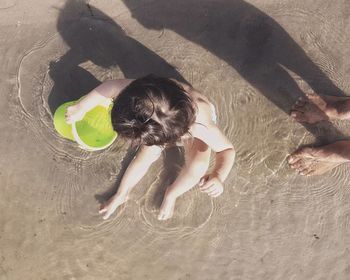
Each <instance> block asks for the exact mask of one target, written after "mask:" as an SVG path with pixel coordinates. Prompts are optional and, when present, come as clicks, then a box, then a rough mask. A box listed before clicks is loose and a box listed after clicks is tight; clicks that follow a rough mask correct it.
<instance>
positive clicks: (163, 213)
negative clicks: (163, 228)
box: [158, 195, 176, 220]
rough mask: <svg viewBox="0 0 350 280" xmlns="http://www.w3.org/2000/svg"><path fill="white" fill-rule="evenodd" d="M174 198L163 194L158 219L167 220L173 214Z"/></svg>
mask: <svg viewBox="0 0 350 280" xmlns="http://www.w3.org/2000/svg"><path fill="white" fill-rule="evenodd" d="M175 202H176V198H172V197H170V196H167V195H165V197H164V199H163V202H162V205H161V206H160V211H159V215H158V220H168V219H170V218H171V217H172V216H173V215H174V209H175Z"/></svg>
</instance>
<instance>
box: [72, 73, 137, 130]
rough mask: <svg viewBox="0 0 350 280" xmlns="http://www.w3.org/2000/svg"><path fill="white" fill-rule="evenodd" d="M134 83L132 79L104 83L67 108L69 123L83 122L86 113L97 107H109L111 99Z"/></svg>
mask: <svg viewBox="0 0 350 280" xmlns="http://www.w3.org/2000/svg"><path fill="white" fill-rule="evenodd" d="M132 81H133V80H131V79H121V80H110V81H106V82H103V83H102V84H101V85H99V86H98V87H96V88H95V89H93V90H92V91H91V92H89V93H88V94H87V95H85V96H84V97H83V98H82V99H80V101H79V102H77V103H76V104H74V105H72V106H69V107H68V108H67V113H66V121H67V123H72V122H76V121H79V120H81V119H82V118H83V117H84V115H85V113H86V112H88V111H90V110H91V109H92V108H94V107H96V106H97V105H104V106H109V104H110V102H111V99H114V98H116V97H117V96H118V94H119V93H120V92H121V91H122V90H123V89H124V88H125V87H126V86H128V85H129V84H130V83H131V82H132Z"/></svg>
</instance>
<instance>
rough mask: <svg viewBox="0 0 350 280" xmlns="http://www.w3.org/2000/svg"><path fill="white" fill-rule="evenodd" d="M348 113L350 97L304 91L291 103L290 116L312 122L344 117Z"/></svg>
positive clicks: (304, 121)
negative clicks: (304, 94) (302, 95)
mask: <svg viewBox="0 0 350 280" xmlns="http://www.w3.org/2000/svg"><path fill="white" fill-rule="evenodd" d="M349 115H350V97H347V96H346V97H338V96H330V95H317V94H316V93H314V92H311V93H306V97H301V98H299V99H298V101H297V102H296V103H295V104H294V105H293V107H292V111H291V116H292V117H293V118H294V119H295V120H296V121H298V122H301V123H309V124H314V123H317V122H320V121H324V120H326V121H329V120H336V119H346V118H349Z"/></svg>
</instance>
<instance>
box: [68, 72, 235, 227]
mask: <svg viewBox="0 0 350 280" xmlns="http://www.w3.org/2000/svg"><path fill="white" fill-rule="evenodd" d="M111 98H112V99H114V105H113V108H112V112H111V117H112V125H113V128H114V130H115V131H116V132H117V133H118V136H119V137H123V138H124V139H127V140H131V141H132V142H133V143H134V144H138V145H140V148H139V150H138V152H137V155H136V156H135V158H134V159H133V161H132V162H131V163H130V165H129V166H128V168H127V170H126V172H125V174H124V176H123V178H122V180H121V183H120V186H119V189H118V191H117V192H116V194H115V195H113V196H112V197H111V198H110V199H109V200H108V201H107V202H106V203H105V204H104V205H101V208H100V211H99V213H103V214H104V215H103V219H108V218H109V216H110V215H111V214H112V213H113V212H114V211H115V210H116V209H117V207H118V206H120V205H121V204H123V203H124V202H125V201H126V200H127V197H128V194H129V192H130V191H131V190H132V188H133V187H134V186H135V185H136V184H137V183H138V182H139V181H140V179H141V178H142V177H143V176H144V175H145V174H146V172H147V170H148V168H149V167H150V166H151V164H152V163H153V162H154V161H156V160H157V159H158V158H159V156H160V155H161V152H162V150H163V149H165V148H167V147H170V146H173V145H183V146H184V149H185V165H184V167H183V169H182V171H181V172H180V174H179V176H178V177H177V179H176V180H175V181H174V182H173V183H172V184H171V185H170V186H169V187H168V188H167V190H166V193H165V196H164V199H163V202H162V205H161V208H160V212H159V215H158V219H159V220H166V219H169V218H171V217H172V215H173V213H174V206H175V202H176V199H177V198H178V197H179V196H181V195H182V194H183V193H185V192H187V191H188V190H190V189H191V188H193V187H194V186H195V185H197V184H199V186H200V189H201V191H203V192H205V193H207V194H208V195H209V196H211V197H217V196H219V195H220V194H221V193H222V192H223V182H224V180H225V179H226V178H227V176H228V174H229V172H230V170H231V168H232V166H233V163H234V158H235V151H234V149H233V146H232V144H231V142H230V141H229V140H228V139H227V137H226V136H225V135H224V134H223V133H222V132H221V131H220V130H219V128H218V127H217V126H216V115H215V110H214V106H213V105H212V104H211V103H210V102H209V100H208V99H207V98H206V97H205V96H203V95H202V94H200V93H199V92H198V91H196V90H195V89H193V88H191V87H189V86H188V85H185V84H182V83H180V82H178V81H175V80H172V79H167V78H161V77H156V76H153V75H149V76H146V77H144V78H140V79H136V80H130V79H124V80H111V81H106V82H104V83H103V84H101V85H100V86H98V87H97V88H96V89H94V90H93V91H91V92H90V93H89V94H88V95H87V96H86V97H85V98H83V99H82V100H81V101H80V102H79V103H77V104H76V105H73V106H71V107H68V109H67V113H66V120H67V122H68V123H71V122H73V121H78V120H81V119H82V118H83V116H84V114H85V113H86V112H88V111H89V110H90V109H92V108H93V107H95V106H96V105H98V104H103V103H106V100H108V99H111ZM211 150H213V151H214V152H215V153H216V162H215V166H214V168H213V170H212V171H211V172H210V173H209V174H207V175H205V174H206V172H207V169H208V166H209V159H210V152H211Z"/></svg>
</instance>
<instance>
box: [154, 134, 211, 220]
mask: <svg viewBox="0 0 350 280" xmlns="http://www.w3.org/2000/svg"><path fill="white" fill-rule="evenodd" d="M210 152H211V150H210V148H209V147H208V146H207V144H205V143H204V142H202V141H200V140H198V139H194V140H193V141H189V143H187V144H185V166H184V167H183V168H182V171H181V172H180V174H179V176H178V177H177V178H176V180H175V182H174V183H173V184H172V185H171V186H169V187H168V188H167V190H166V193H165V196H164V199H163V203H162V206H161V207H160V213H159V215H158V219H159V220H166V219H169V218H171V217H172V215H173V213H174V206H175V202H176V199H177V198H178V197H179V196H180V195H182V194H183V193H185V192H187V191H188V190H190V189H191V188H193V187H194V186H195V185H196V184H198V182H199V180H200V179H201V178H202V177H203V176H204V175H205V173H206V171H207V170H208V167H209V159H210Z"/></svg>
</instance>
